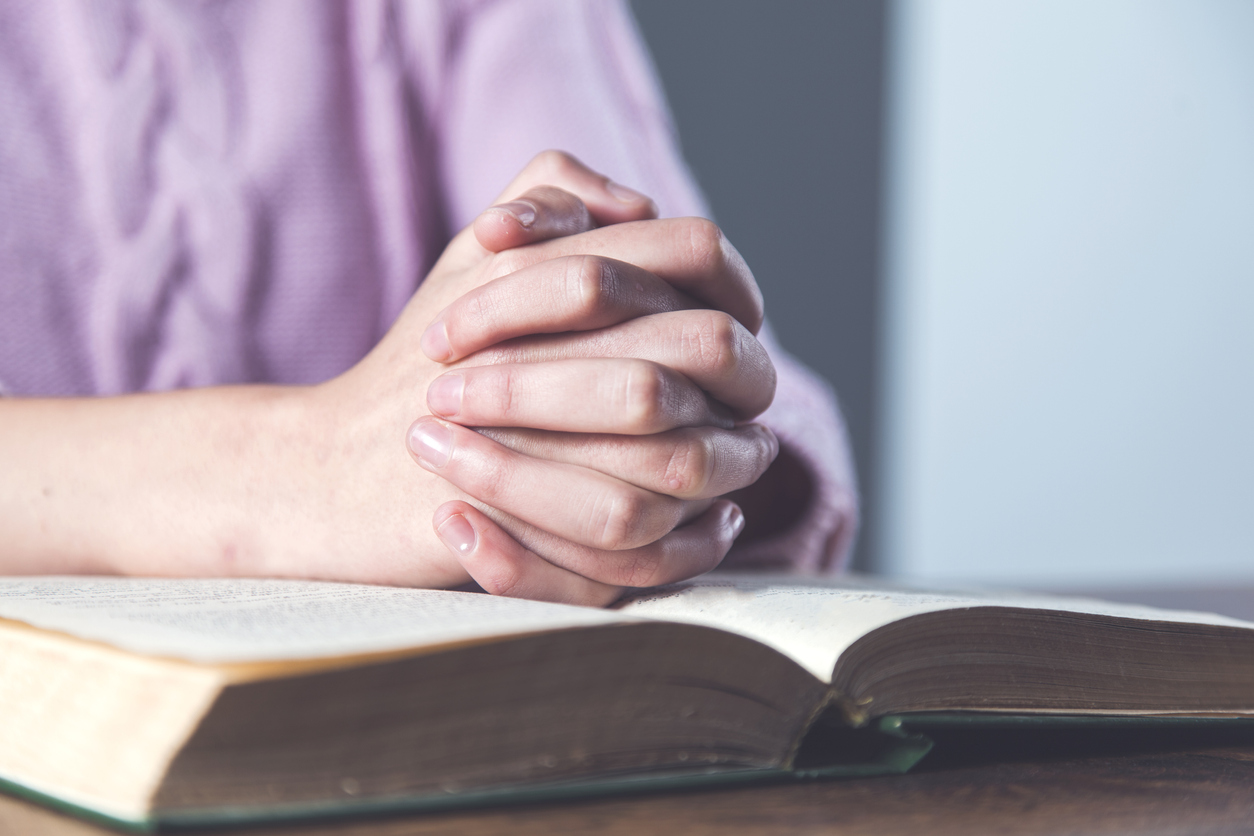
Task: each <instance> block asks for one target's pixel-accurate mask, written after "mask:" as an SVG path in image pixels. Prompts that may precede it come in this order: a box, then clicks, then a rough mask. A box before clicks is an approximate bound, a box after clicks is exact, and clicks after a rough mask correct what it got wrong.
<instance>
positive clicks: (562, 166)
mask: <svg viewBox="0 0 1254 836" xmlns="http://www.w3.org/2000/svg"><path fill="white" fill-rule="evenodd" d="M531 166H534V167H535V169H536V170H537V171H539V172H540V173H541V174H543V175H547V176H548V177H556V178H560V177H562V176H563V175H569V174H570V173H571V172H573V171H575V170H576V169H577V168H578V167H579V163H578V162H577V161H576V160H575V158H574V157H573V156H571V155H570V154H568V153H566V152H565V151H558V150H556V149H554V148H548V149H545V150H544V151H541V152H540V153H539V154H536V156H535V157H534V158H533V159H532V161H531ZM529 167H530V166H529Z"/></svg>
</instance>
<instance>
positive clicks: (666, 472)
mask: <svg viewBox="0 0 1254 836" xmlns="http://www.w3.org/2000/svg"><path fill="white" fill-rule="evenodd" d="M713 473H714V450H713V447H712V445H711V444H710V443H709V441H708V440H707V439H706V438H704V437H700V436H691V435H689V436H687V437H685V438H682V439H681V440H680V441H679V442H678V443H676V444H675V446H674V448H672V450H671V454H670V456H669V458H668V460H667V462H666V466H665V468H664V469H663V475H662V484H663V485H664V486H665V489H666V492H667V493H671V494H677V495H680V496H695V495H698V494H700V493H702V492H703V491H704V490H705V489H706V487H707V486H708V485H709V484H710V479H711V477H712V476H713Z"/></svg>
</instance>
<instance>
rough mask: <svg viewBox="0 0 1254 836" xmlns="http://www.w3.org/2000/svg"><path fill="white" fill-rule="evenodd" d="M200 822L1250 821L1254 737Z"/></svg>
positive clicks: (1055, 830)
mask: <svg viewBox="0 0 1254 836" xmlns="http://www.w3.org/2000/svg"><path fill="white" fill-rule="evenodd" d="M197 832H198V833H200V834H201V836H211V834H212V836H224V834H226V833H234V834H241V836H243V834H248V836H430V834H453V833H456V834H464V836H506V834H508V835H509V836H531V835H532V834H535V835H536V836H540V834H544V835H545V836H548V834H567V833H574V834H577V833H598V834H605V835H606V836H619V835H620V834H621V835H622V836H628V834H631V836H636V835H637V834H660V833H683V834H691V835H692V836H706V834H708V835H709V836H714V835H715V834H718V836H735V834H798V835H799V836H804V834H850V835H851V836H852V834H879V836H888V835H889V834H912V836H913V834H930V836H949V834H953V835H954V836H960V835H961V836H969V834H979V833H999V834H1015V836H1020V835H1021V836H1045V834H1128V833H1138V834H1198V835H1199V836H1200V835H1201V834H1238V833H1252V832H1254V745H1250V744H1244V745H1241V746H1228V747H1202V748H1197V749H1194V750H1192V751H1176V752H1152V753H1146V752H1137V753H1131V754H1113V755H1095V756H1088V757H1080V758H1049V759H1045V760H1043V761H1017V762H1010V763H984V764H978V765H972V766H949V767H944V768H935V769H933V770H932V771H925V772H921V773H919V774H913V775H904V776H896V777H889V778H874V779H859V780H845V781H840V780H828V781H814V782H808V783H800V784H785V785H774V786H756V787H741V788H733V789H727V790H713V791H703V792H687V793H669V794H662V795H651V796H642V797H633V798H616V799H603V800H599V801H585V802H579V803H573V804H572V803H565V804H546V805H534V806H523V807H509V808H497V809H489V810H475V811H464V812H458V813H447V814H440V815H426V816H410V817H396V818H383V819H374V820H368V821H355V822H328V823H322V824H316V825H304V826H285V827H262V828H246V829H242V830H239V829H237V830H231V831H217V830H215V831H197ZM0 833H3V834H6V836H7V835H8V834H13V836H18V834H21V836H101V835H102V834H105V833H108V831H105V830H103V829H101V828H97V827H94V826H92V825H89V824H85V823H83V822H79V821H76V820H73V819H69V818H66V817H63V816H60V815H57V814H55V813H52V812H49V811H46V810H43V809H41V808H38V807H36V806H34V805H31V804H27V803H24V802H21V801H17V800H15V799H10V798H0Z"/></svg>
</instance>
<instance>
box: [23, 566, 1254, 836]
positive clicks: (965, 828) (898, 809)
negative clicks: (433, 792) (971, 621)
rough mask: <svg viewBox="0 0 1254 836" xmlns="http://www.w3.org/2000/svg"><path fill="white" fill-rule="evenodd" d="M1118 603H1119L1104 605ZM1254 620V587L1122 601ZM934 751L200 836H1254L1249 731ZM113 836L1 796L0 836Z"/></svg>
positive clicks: (996, 739) (1045, 737) (1053, 738)
mask: <svg viewBox="0 0 1254 836" xmlns="http://www.w3.org/2000/svg"><path fill="white" fill-rule="evenodd" d="M1112 597H1115V596H1112ZM1117 597H1120V598H1121V599H1123V600H1138V599H1140V600H1144V601H1147V602H1148V601H1152V602H1153V603H1156V604H1160V605H1163V604H1171V603H1173V601H1174V600H1179V601H1181V602H1185V601H1187V602H1188V605H1189V606H1191V607H1195V608H1196V607H1198V606H1199V605H1200V604H1204V603H1206V602H1207V601H1210V602H1211V603H1212V604H1214V606H1212V608H1213V609H1217V610H1219V611H1227V612H1230V613H1231V614H1232V615H1236V616H1245V617H1250V616H1251V615H1254V588H1252V589H1248V590H1243V591H1242V592H1240V593H1238V592H1234V591H1233V590H1231V589H1228V590H1224V591H1222V593H1221V594H1219V593H1216V594H1213V595H1211V596H1210V597H1209V598H1208V597H1207V595H1206V593H1205V591H1201V590H1188V591H1182V592H1181V593H1180V594H1179V595H1178V596H1177V597H1176V598H1175V599H1173V598H1172V596H1171V595H1169V594H1166V593H1163V592H1161V591H1153V590H1150V591H1147V592H1146V593H1144V594H1140V595H1138V594H1137V593H1135V592H1127V591H1124V592H1121V593H1119V594H1118V596H1117ZM962 734H963V736H962V737H961V738H960V739H955V740H952V741H946V740H940V741H938V746H937V749H936V751H935V752H934V753H933V754H932V755H929V756H928V757H927V758H926V759H925V760H924V762H923V763H922V764H920V766H919V767H918V768H916V770H915V771H914V772H913V773H911V774H909V775H903V776H892V777H881V778H864V779H857V780H824V781H812V782H805V783H787V784H778V785H771V786H761V785H759V786H751V787H740V788H731V789H723V790H708V791H700V792H674V793H664V794H652V795H647V796H635V797H620V798H610V799H602V800H599V801H583V802H578V803H570V802H566V803H558V804H543V805H539V804H538V805H528V806H515V807H502V808H495V809H486V810H475V811H466V812H458V813H444V814H438V815H425V816H409V817H397V818H382V819H375V820H369V821H355V822H339V823H334V822H333V823H325V824H319V825H312V826H311V825H302V826H299V827H263V828H248V829H242V830H240V829H237V830H231V831H196V832H197V833H200V834H201V836H210V833H212V834H213V836H223V834H225V833H228V832H229V833H232V834H239V835H240V836H245V834H247V836H427V834H446V833H449V834H451V833H456V834H466V836H488V834H502V836H504V834H509V836H531V834H536V836H539V834H544V835H545V836H548V834H567V833H597V834H606V836H618V835H619V834H622V835H623V836H627V834H631V836H637V834H663V833H682V834H693V836H704V834H710V836H714V834H717V835H718V836H733V835H734V834H877V835H881V836H882V835H885V834H911V836H914V834H927V836H948V834H955V836H957V834H961V836H973V835H974V834H982V833H990V834H991V833H997V834H1033V835H1034V836H1035V834H1199V835H1200V834H1220V833H1222V834H1229V833H1232V834H1237V833H1250V834H1254V728H1250V729H1248V730H1245V731H1233V730H1231V729H1228V730H1216V729H1212V730H1209V731H1198V730H1196V729H1193V730H1165V731H1162V732H1158V733H1154V734H1146V733H1145V732H1144V731H1143V730H1141V731H1134V730H1118V731H1116V730H1105V731H1093V730H1075V731H1066V732H1059V731H1058V730H1052V731H1049V730H1047V731H1045V732H1032V731H1028V732H1024V733H1022V734H1020V735H1019V736H1017V737H1007V736H1006V735H1005V734H1001V733H998V734H992V733H990V734H985V735H983V736H982V737H980V736H976V737H972V736H971V733H970V730H965V731H964V732H963V733H962ZM108 832H109V831H105V830H102V829H100V828H97V827H94V826H92V825H88V824H85V823H82V822H79V821H77V820H73V819H69V818H65V817H62V816H60V815H57V814H55V813H51V812H48V811H46V810H43V809H41V808H38V807H36V806H34V805H30V804H26V803H24V802H20V801H17V800H14V799H10V798H6V797H0V836H101V834H105V833H108Z"/></svg>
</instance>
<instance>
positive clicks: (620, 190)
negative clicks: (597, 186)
mask: <svg viewBox="0 0 1254 836" xmlns="http://www.w3.org/2000/svg"><path fill="white" fill-rule="evenodd" d="M605 190H606V191H607V192H609V193H610V194H612V195H613V196H614V198H615V199H616V200H621V201H622V202H623V203H635V202H636V201H639V200H648V199H649V198H647V197H645V196H644V195H642V194H641V193H640V192H638V191H636V190H635V189H629V188H627V187H626V186H624V185H621V184H619V183H615V182H614V181H613V180H610V181H608V182H606V184H605Z"/></svg>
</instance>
